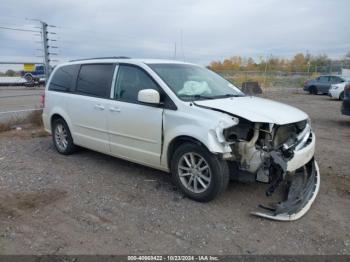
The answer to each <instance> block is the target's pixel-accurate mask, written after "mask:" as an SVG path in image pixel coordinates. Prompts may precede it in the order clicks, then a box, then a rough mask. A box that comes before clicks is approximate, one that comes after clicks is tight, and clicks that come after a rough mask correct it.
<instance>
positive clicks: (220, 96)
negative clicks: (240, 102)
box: [213, 94, 244, 98]
mask: <svg viewBox="0 0 350 262" xmlns="http://www.w3.org/2000/svg"><path fill="white" fill-rule="evenodd" d="M241 96H244V95H241V94H224V95H217V96H214V97H213V98H226V97H241Z"/></svg>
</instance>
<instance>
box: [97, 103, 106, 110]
mask: <svg viewBox="0 0 350 262" xmlns="http://www.w3.org/2000/svg"><path fill="white" fill-rule="evenodd" d="M95 109H97V110H105V107H104V106H103V105H99V104H97V105H95Z"/></svg>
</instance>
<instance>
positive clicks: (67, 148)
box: [52, 118, 76, 155]
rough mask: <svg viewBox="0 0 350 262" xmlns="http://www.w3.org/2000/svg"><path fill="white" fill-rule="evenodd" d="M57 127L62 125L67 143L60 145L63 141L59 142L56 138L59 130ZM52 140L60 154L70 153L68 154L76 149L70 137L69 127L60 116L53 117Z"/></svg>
mask: <svg viewBox="0 0 350 262" xmlns="http://www.w3.org/2000/svg"><path fill="white" fill-rule="evenodd" d="M59 127H63V128H64V130H65V133H66V136H65V140H66V142H67V144H66V146H64V147H63V146H62V145H63V143H62V144H61V143H60V142H59V141H58V138H57V135H58V132H59ZM52 140H53V144H54V145H55V148H56V150H57V152H58V153H60V154H63V155H70V154H72V153H74V151H75V149H76V147H75V145H74V143H73V138H72V135H71V133H70V130H69V127H68V125H67V123H66V121H64V120H63V119H62V118H58V119H55V120H54V121H53V123H52Z"/></svg>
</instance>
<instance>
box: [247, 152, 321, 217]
mask: <svg viewBox="0 0 350 262" xmlns="http://www.w3.org/2000/svg"><path fill="white" fill-rule="evenodd" d="M288 185H289V186H288V188H287V191H288V192H287V194H286V195H287V197H286V199H285V200H283V201H282V202H279V203H277V204H275V205H274V206H272V207H263V206H260V207H261V208H263V209H264V211H265V212H252V213H251V214H253V215H255V216H259V217H264V218H268V219H272V220H278V221H294V220H297V219H299V218H301V217H302V216H304V215H305V214H306V212H307V211H308V210H309V209H310V207H311V205H312V203H313V202H314V201H315V199H316V196H317V194H318V191H319V189H320V171H319V168H318V165H317V162H316V161H315V160H314V158H312V159H311V160H310V161H309V162H308V163H307V164H306V165H305V166H303V167H301V168H299V169H298V170H297V171H296V172H295V174H294V175H292V176H291V177H290V180H289V181H288Z"/></svg>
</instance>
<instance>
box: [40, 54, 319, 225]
mask: <svg viewBox="0 0 350 262" xmlns="http://www.w3.org/2000/svg"><path fill="white" fill-rule="evenodd" d="M44 102H45V103H44V104H45V105H44V110H43V121H44V126H45V129H46V130H47V131H48V132H50V133H52V138H53V143H54V145H55V148H56V149H57V151H58V152H59V153H61V154H65V155H68V154H71V153H73V152H74V149H75V147H76V146H81V147H86V148H89V149H92V150H96V151H98V152H101V153H105V154H108V155H112V156H115V157H118V158H122V159H125V160H128V161H132V162H135V163H139V164H142V165H146V166H150V167H153V168H156V169H160V170H164V171H166V172H171V174H172V178H173V181H174V183H175V184H176V185H177V187H178V188H179V189H181V191H182V192H183V193H184V194H185V195H187V196H188V197H189V198H191V199H194V200H197V201H202V202H205V201H210V200H212V199H214V198H215V197H216V196H218V195H219V194H220V193H222V192H223V191H224V190H225V189H226V187H227V185H228V183H229V180H243V181H258V182H262V183H266V184H267V189H266V194H267V195H271V194H272V193H273V192H274V191H275V189H276V188H277V187H279V186H283V187H284V188H286V190H287V191H286V197H285V199H283V200H282V201H281V202H278V203H277V204H275V205H273V206H269V207H264V206H261V207H262V211H260V212H254V214H255V215H258V216H262V217H266V218H270V219H275V220H295V219H298V218H300V217H301V216H302V215H303V214H305V213H306V211H307V210H308V209H309V208H310V206H311V204H312V202H313V201H314V199H315V198H316V195H317V193H318V190H319V185H320V174H319V169H318V166H317V163H316V161H315V160H314V151H315V135H314V133H313V132H312V129H311V126H310V121H309V118H308V116H307V115H306V114H305V113H304V112H302V111H300V110H298V109H296V108H294V107H291V106H288V105H285V104H281V103H278V102H274V101H270V100H266V99H263V98H258V97H252V96H247V95H245V94H244V93H242V92H241V91H240V90H239V89H238V88H236V87H235V86H233V85H232V84H231V83H230V82H228V81H226V80H225V79H224V78H222V77H221V76H219V75H217V74H216V73H214V72H212V71H210V70H209V69H206V68H204V67H201V66H198V65H195V64H190V63H184V62H178V61H169V60H149V59H129V58H125V57H119V58H118V57H114V58H94V59H85V60H75V61H71V62H69V63H65V64H61V65H59V66H57V67H56V68H55V69H54V71H53V72H52V74H51V76H50V78H49V80H48V82H47V87H46V90H45V98H44ZM233 201H234V200H233Z"/></svg>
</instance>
